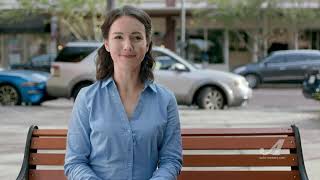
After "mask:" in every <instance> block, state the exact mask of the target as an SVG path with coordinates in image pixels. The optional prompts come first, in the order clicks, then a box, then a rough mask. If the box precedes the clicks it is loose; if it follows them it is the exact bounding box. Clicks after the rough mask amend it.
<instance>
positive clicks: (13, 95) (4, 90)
mask: <svg viewBox="0 0 320 180" xmlns="http://www.w3.org/2000/svg"><path fill="white" fill-rule="evenodd" d="M48 77H49V73H46V72H39V71H31V70H4V71H0V105H20V104H21V103H22V102H24V103H26V104H32V105H40V104H41V103H42V102H43V101H44V100H47V99H50V98H49V97H48V96H47V93H46V82H47V79H48Z"/></svg>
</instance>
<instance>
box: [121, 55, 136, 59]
mask: <svg viewBox="0 0 320 180" xmlns="http://www.w3.org/2000/svg"><path fill="white" fill-rule="evenodd" d="M120 56H123V57H125V58H134V57H136V55H134V54H122V55H120Z"/></svg>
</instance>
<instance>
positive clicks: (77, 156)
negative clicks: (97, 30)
mask: <svg viewBox="0 0 320 180" xmlns="http://www.w3.org/2000/svg"><path fill="white" fill-rule="evenodd" d="M101 30H102V34H103V37H104V46H102V47H101V48H100V49H99V51H98V55H99V56H98V59H97V72H96V78H97V82H96V83H94V84H93V85H91V86H89V87H86V88H83V89H82V90H81V91H80V93H79V95H78V97H77V99H76V101H75V105H74V108H73V112H72V118H71V121H70V123H69V131H68V140H67V152H66V158H65V167H64V168H65V174H66V175H67V176H68V179H108V180H109V179H110V180H117V179H119V180H122V179H123V180H124V179H135V180H145V179H153V180H160V179H161V180H173V179H176V177H177V175H178V174H179V172H180V169H181V166H182V145H181V134H180V122H179V115H178V109H177V103H176V100H175V97H174V95H173V94H172V93H171V92H170V91H168V90H167V89H165V88H164V87H162V86H160V85H158V84H155V83H154V82H153V79H154V78H153V73H152V68H153V66H154V63H155V61H154V59H153V58H152V56H151V49H152V42H151V19H150V17H149V16H148V15H147V14H146V13H145V12H144V11H142V10H139V9H137V8H134V7H131V6H124V7H123V8H121V9H115V10H112V11H111V12H109V14H108V15H107V18H106V20H105V21H104V23H103V25H102V27H101Z"/></svg>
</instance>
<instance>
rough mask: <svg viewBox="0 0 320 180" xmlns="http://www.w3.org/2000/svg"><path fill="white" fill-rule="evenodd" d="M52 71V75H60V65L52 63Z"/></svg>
mask: <svg viewBox="0 0 320 180" xmlns="http://www.w3.org/2000/svg"><path fill="white" fill-rule="evenodd" d="M50 72H51V75H52V76H60V66H59V65H57V64H53V65H51V69H50Z"/></svg>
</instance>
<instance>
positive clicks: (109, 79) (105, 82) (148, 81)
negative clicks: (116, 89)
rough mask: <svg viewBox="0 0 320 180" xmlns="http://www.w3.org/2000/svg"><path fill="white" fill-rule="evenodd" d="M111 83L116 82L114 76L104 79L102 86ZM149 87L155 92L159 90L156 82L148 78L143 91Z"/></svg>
mask: <svg viewBox="0 0 320 180" xmlns="http://www.w3.org/2000/svg"><path fill="white" fill-rule="evenodd" d="M111 83H114V84H115V82H114V80H113V78H112V77H109V78H108V79H104V80H102V85H101V88H104V87H106V86H108V85H109V84H111ZM148 87H149V88H150V89H151V90H152V91H153V92H155V93H157V92H158V91H157V88H156V85H155V84H154V82H153V81H152V80H146V82H145V83H144V89H143V91H144V90H145V89H147V88H148Z"/></svg>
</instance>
